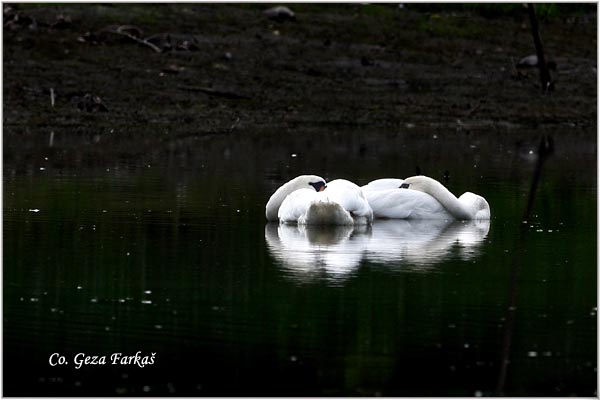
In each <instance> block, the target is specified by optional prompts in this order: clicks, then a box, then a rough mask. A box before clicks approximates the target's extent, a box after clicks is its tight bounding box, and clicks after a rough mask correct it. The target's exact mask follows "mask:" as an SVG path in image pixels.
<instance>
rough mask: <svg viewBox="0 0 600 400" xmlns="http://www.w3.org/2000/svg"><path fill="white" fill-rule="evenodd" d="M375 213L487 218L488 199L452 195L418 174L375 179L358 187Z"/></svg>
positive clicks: (385, 216) (433, 180)
mask: <svg viewBox="0 0 600 400" xmlns="http://www.w3.org/2000/svg"><path fill="white" fill-rule="evenodd" d="M362 189H363V192H364V193H365V196H366V197H367V200H368V201H369V204H370V205H371V207H372V208H373V213H374V215H375V217H378V218H398V219H457V220H485V219H490V216H491V212H490V206H489V204H488V202H487V201H486V200H485V199H484V198H483V197H481V196H479V195H476V194H474V193H471V192H466V193H464V194H463V195H461V196H460V197H459V198H456V196H454V195H453V194H452V193H451V192H450V191H449V190H448V189H446V188H445V187H444V185H442V184H441V183H439V182H438V181H436V180H435V179H432V178H429V177H427V176H423V175H418V176H413V177H410V178H406V179H404V180H403V179H393V178H388V179H378V180H376V181H373V182H370V183H369V184H367V185H365V186H363V187H362Z"/></svg>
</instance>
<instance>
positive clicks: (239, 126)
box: [3, 4, 597, 172]
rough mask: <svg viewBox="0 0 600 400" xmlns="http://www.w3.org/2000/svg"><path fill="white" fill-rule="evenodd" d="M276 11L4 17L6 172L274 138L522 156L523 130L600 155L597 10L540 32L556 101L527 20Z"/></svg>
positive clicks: (391, 11) (395, 9)
mask: <svg viewBox="0 0 600 400" xmlns="http://www.w3.org/2000/svg"><path fill="white" fill-rule="evenodd" d="M269 7H270V5H267V4H246V5H216V4H178V5H166V4H158V5H157V4H154V5H131V4H116V5H109V4H101V5H94V4H71V5H50V4H43V5H27V4H5V5H4V21H5V22H4V65H3V67H4V108H3V111H4V113H3V115H4V121H3V125H4V160H5V168H6V167H8V169H9V170H10V169H12V170H13V172H15V171H16V170H22V168H24V166H25V165H27V164H28V163H30V161H31V160H32V159H36V158H37V157H38V156H39V154H40V152H43V153H44V154H46V155H48V154H49V155H50V156H51V158H52V159H53V160H56V162H57V163H60V162H61V160H62V163H63V164H65V160H82V161H81V162H82V163H85V160H86V159H88V158H89V156H93V155H95V157H100V158H101V159H102V160H109V159H114V158H125V159H129V160H132V159H133V160H135V159H139V158H140V157H147V156H148V153H152V154H167V153H169V151H165V150H166V149H171V150H172V149H173V148H179V146H183V149H184V148H185V147H186V146H189V142H190V141H196V140H198V139H201V140H202V139H204V140H205V139H207V138H210V137H213V136H215V135H216V136H223V135H226V136H228V137H235V135H248V134H250V133H252V134H256V132H260V131H263V130H265V131H269V132H273V131H278V132H280V135H282V138H283V137H285V136H286V135H296V134H303V133H304V132H312V131H314V130H323V131H327V130H338V131H342V132H343V131H344V130H349V131H354V132H355V131H357V130H360V129H365V130H367V128H368V129H371V130H372V129H379V130H381V131H388V132H390V134H395V135H397V134H398V133H401V134H405V133H406V132H408V131H411V130H413V131H415V132H417V131H419V132H443V133H444V134H447V135H464V134H465V132H466V133H467V134H474V135H477V134H478V132H488V133H489V132H490V131H494V132H498V134H499V135H501V136H506V135H513V136H515V139H514V141H515V143H516V142H518V141H522V140H524V139H523V137H521V136H522V132H523V131H527V132H539V133H540V134H541V133H553V134H555V135H563V134H564V135H574V137H577V138H578V139H577V141H578V142H580V143H581V145H582V146H584V147H586V148H588V147H589V146H590V145H592V146H593V147H594V148H595V143H596V129H597V128H596V108H597V105H596V98H597V93H596V76H597V73H596V67H597V65H596V48H597V43H596V24H597V19H596V13H595V8H594V7H590V9H589V10H588V11H587V12H581V11H578V12H574V13H573V15H560V16H556V17H548V18H547V19H545V20H543V21H542V24H541V28H540V29H541V35H542V38H543V40H544V43H545V45H546V50H547V53H548V54H549V55H550V56H551V57H552V58H553V59H554V60H556V62H557V65H558V67H557V70H556V71H555V72H553V78H554V79H555V80H556V90H555V91H554V92H552V93H550V94H545V95H544V94H541V91H540V88H539V78H538V75H537V70H535V69H530V70H517V69H516V68H515V66H514V65H515V63H516V61H518V60H519V59H520V58H521V57H523V56H527V55H529V54H533V53H535V50H534V48H533V42H532V38H531V35H530V33H529V25H528V19H527V14H526V11H525V9H524V10H523V13H522V15H518V14H517V15H514V14H513V15H505V16H500V17H495V18H491V17H489V16H487V17H486V16H483V15H480V14H479V13H476V12H466V11H452V10H446V11H443V10H442V11H439V12H434V11H431V10H429V9H428V7H426V5H418V4H409V5H407V6H405V7H403V8H401V7H399V6H398V5H371V6H364V5H360V4H351V5H343V4H333V5H318V4H295V5H291V6H290V8H292V9H293V10H294V12H295V17H296V18H295V19H294V20H289V19H285V20H274V19H271V18H269V17H268V16H266V15H265V14H264V10H265V9H267V8H269ZM117 30H118V32H117ZM115 32H117V33H115ZM142 41H144V42H145V43H144V42H142ZM148 43H151V44H152V46H151V45H149V44H148ZM153 46H154V47H153ZM157 50H159V51H157ZM580 138H583V139H580ZM525 140H534V138H532V137H531V136H530V137H527V138H525ZM158 157H159V158H160V157H161V156H158ZM158 162H160V159H159V160H158ZM67 164H68V165H69V167H77V166H78V162H76V161H75V162H71V161H70V162H68V163H67Z"/></svg>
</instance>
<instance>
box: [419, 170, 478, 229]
mask: <svg viewBox="0 0 600 400" xmlns="http://www.w3.org/2000/svg"><path fill="white" fill-rule="evenodd" d="M423 189H424V190H423V191H424V192H426V193H428V194H430V195H431V196H433V197H434V198H435V199H436V200H437V201H438V202H439V203H440V204H441V205H442V206H444V208H445V209H446V210H447V211H448V212H449V213H450V214H451V215H452V216H453V217H454V218H456V219H471V218H473V215H472V213H471V212H470V211H469V209H468V208H467V207H465V205H464V204H462V203H461V202H460V201H459V199H457V198H456V196H455V195H453V194H452V193H451V192H450V191H449V190H448V189H446V187H445V186H444V185H442V184H441V183H439V182H438V181H436V180H434V179H429V180H428V181H427V184H426V185H425V187H424V188H423Z"/></svg>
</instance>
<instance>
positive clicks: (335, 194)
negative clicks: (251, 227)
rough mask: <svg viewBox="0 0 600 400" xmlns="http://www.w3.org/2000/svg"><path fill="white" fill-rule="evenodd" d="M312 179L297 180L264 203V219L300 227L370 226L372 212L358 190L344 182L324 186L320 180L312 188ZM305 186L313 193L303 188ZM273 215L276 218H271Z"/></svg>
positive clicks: (311, 177) (286, 185)
mask: <svg viewBox="0 0 600 400" xmlns="http://www.w3.org/2000/svg"><path fill="white" fill-rule="evenodd" d="M314 178H315V176H314V175H313V176H308V177H307V176H300V177H298V178H295V179H293V180H291V181H290V182H288V183H286V184H285V185H283V186H282V187H281V188H279V189H278V190H277V191H276V192H275V193H274V194H273V196H271V198H270V199H269V202H268V203H267V207H266V215H267V219H269V220H270V221H273V220H279V221H280V222H282V223H297V224H301V225H365V224H370V223H371V222H372V220H373V210H372V209H371V206H370V205H369V202H368V201H367V199H366V198H365V196H364V194H363V193H362V190H361V189H360V187H358V186H357V185H355V184H354V183H352V182H350V181H347V180H345V179H336V180H334V181H331V182H329V183H328V184H327V185H325V181H324V180H323V179H322V178H320V179H321V180H320V181H317V184H315V182H314ZM307 185H311V186H313V187H314V189H316V190H313V189H308V188H306V186H307ZM317 190H318V191H317ZM275 210H276V211H275ZM275 212H276V215H277V218H274V217H273V215H275Z"/></svg>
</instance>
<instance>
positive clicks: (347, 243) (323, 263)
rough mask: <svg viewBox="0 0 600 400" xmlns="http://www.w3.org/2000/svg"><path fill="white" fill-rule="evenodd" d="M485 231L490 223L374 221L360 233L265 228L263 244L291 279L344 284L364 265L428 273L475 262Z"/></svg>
mask: <svg viewBox="0 0 600 400" xmlns="http://www.w3.org/2000/svg"><path fill="white" fill-rule="evenodd" d="M489 230H490V221H489V220H488V221H447V220H376V221H375V222H374V223H373V225H372V226H358V227H354V226H302V225H286V224H277V223H269V224H267V225H266V226H265V240H266V242H267V248H268V249H269V252H270V254H271V255H272V256H273V258H274V259H275V260H277V262H278V263H279V265H280V266H281V268H282V269H283V270H284V271H285V272H286V274H287V275H288V276H289V277H290V278H292V279H294V280H296V281H298V282H305V281H312V280H314V279H318V278H319V277H323V278H325V279H326V280H328V281H329V282H330V283H332V284H342V283H343V281H344V280H345V279H346V278H348V277H349V276H351V275H352V274H353V272H355V271H356V269H357V268H358V267H359V266H360V263H361V262H364V261H368V262H371V263H377V264H381V265H383V266H385V267H386V268H390V269H397V270H400V271H401V270H405V271H406V270H409V271H415V272H418V271H421V272H426V271H430V270H431V269H432V268H433V267H434V266H435V265H436V264H439V263H442V262H444V261H445V260H447V259H448V258H450V257H457V258H459V259H461V260H465V261H466V260H470V259H474V258H475V257H476V256H477V254H478V252H477V250H478V247H480V246H481V244H482V243H483V242H484V240H485V238H486V236H487V234H488V232H489Z"/></svg>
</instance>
